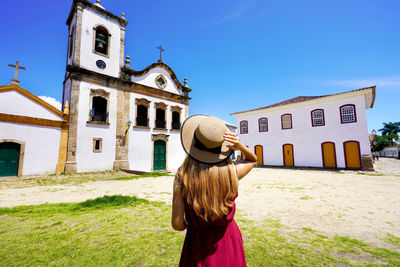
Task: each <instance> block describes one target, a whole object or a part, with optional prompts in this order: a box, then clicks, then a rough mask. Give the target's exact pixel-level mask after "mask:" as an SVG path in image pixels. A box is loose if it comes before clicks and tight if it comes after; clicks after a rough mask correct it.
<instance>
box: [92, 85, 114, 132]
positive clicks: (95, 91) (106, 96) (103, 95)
mask: <svg viewBox="0 0 400 267" xmlns="http://www.w3.org/2000/svg"><path fill="white" fill-rule="evenodd" d="M95 97H101V98H104V99H105V100H106V101H107V108H106V114H107V118H106V121H105V122H98V121H92V116H91V115H92V109H93V98H95ZM89 101H90V102H89V118H88V120H87V123H88V124H98V125H110V119H109V118H110V116H109V114H110V93H109V92H107V91H105V90H103V89H90V96H89Z"/></svg>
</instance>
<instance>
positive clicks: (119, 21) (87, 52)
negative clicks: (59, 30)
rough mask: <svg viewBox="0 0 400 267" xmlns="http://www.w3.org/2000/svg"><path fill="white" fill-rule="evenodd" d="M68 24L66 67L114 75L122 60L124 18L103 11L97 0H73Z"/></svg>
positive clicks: (115, 75)
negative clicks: (92, 0)
mask: <svg viewBox="0 0 400 267" xmlns="http://www.w3.org/2000/svg"><path fill="white" fill-rule="evenodd" d="M66 24H67V25H68V50H67V66H74V67H79V68H82V69H86V70H90V71H93V72H97V73H100V74H104V75H108V76H112V77H115V78H118V77H119V75H120V69H121V67H122V66H123V63H124V62H123V60H124V40H125V27H126V25H127V24H128V21H127V20H126V19H125V16H124V14H123V13H122V15H121V17H119V16H117V15H114V14H112V13H111V12H109V11H107V10H106V9H105V8H104V7H103V6H102V5H101V3H100V0H97V1H96V3H92V2H90V1H88V0H74V1H73V3H72V8H71V11H70V13H69V16H68V19H67V22H66Z"/></svg>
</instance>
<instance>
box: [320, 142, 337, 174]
mask: <svg viewBox="0 0 400 267" xmlns="http://www.w3.org/2000/svg"><path fill="white" fill-rule="evenodd" d="M321 147H322V162H323V165H324V168H336V152H335V143H332V142H325V143H322V144H321Z"/></svg>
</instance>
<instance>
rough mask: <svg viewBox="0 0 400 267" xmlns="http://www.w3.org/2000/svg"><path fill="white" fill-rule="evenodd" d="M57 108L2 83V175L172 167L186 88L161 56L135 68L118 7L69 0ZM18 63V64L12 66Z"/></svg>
mask: <svg viewBox="0 0 400 267" xmlns="http://www.w3.org/2000/svg"><path fill="white" fill-rule="evenodd" d="M66 24H67V26H68V36H69V38H68V48H67V66H66V73H65V79H64V82H63V93H62V111H59V110H57V109H56V108H54V107H52V106H51V105H49V104H47V103H46V102H44V101H43V100H41V99H40V98H38V97H37V96H34V95H33V94H31V93H29V92H28V91H27V90H25V89H23V88H22V87H20V86H19V83H18V80H17V75H16V77H15V79H14V80H13V83H12V84H10V85H5V86H0V176H12V175H33V174H45V173H55V172H57V173H61V172H65V173H74V172H83V171H100V170H112V169H129V170H136V171H144V172H151V171H168V170H174V169H177V168H178V167H179V166H180V164H181V163H182V161H183V159H184V157H185V152H184V151H183V149H182V148H181V144H180V134H179V131H180V126H181V123H182V122H183V121H184V120H185V119H186V118H187V116H188V112H189V110H188V108H189V100H190V97H189V96H188V94H189V92H190V91H191V89H190V88H189V87H188V86H187V81H186V78H185V80H184V82H183V84H182V83H181V82H180V81H179V80H178V78H177V76H176V75H175V73H174V72H173V70H172V69H171V68H170V67H169V66H168V65H166V64H165V63H164V62H163V61H162V59H161V51H162V47H161V46H160V47H159V49H160V59H159V60H158V62H156V63H153V64H151V65H149V66H148V67H147V68H145V69H144V70H133V69H132V68H131V66H130V59H129V57H128V56H127V57H125V55H124V46H125V42H124V40H125V28H126V26H127V24H128V21H127V20H126V19H125V17H124V14H122V15H121V16H117V15H114V14H112V13H111V12H109V11H107V10H106V9H105V8H104V7H103V6H101V4H100V1H97V2H96V3H92V2H89V1H87V0H74V1H73V3H72V8H71V11H70V13H69V16H68V19H67V22H66ZM17 71H18V67H16V73H17Z"/></svg>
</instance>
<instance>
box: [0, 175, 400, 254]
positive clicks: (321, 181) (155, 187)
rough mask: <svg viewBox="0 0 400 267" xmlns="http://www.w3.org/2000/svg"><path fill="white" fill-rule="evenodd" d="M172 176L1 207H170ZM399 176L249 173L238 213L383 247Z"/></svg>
mask: <svg viewBox="0 0 400 267" xmlns="http://www.w3.org/2000/svg"><path fill="white" fill-rule="evenodd" d="M172 183H173V177H171V176H167V177H156V178H141V179H137V180H128V181H99V182H90V183H85V184H81V185H57V186H38V187H26V188H16V189H2V190H0V206H1V207H10V206H18V205H32V204H41V203H46V202H48V203H57V202H79V201H84V200H87V199H91V198H96V197H100V196H103V195H114V194H122V195H136V196H138V197H141V198H146V199H149V200H156V201H164V202H166V203H171V197H172V194H171V189H172ZM399 189H400V177H396V176H368V175H358V174H356V173H354V172H344V173H343V172H341V173H340V172H330V171H314V170H312V171H311V170H286V169H254V170H253V171H252V172H251V173H250V174H249V175H248V176H247V177H245V178H244V179H243V180H242V181H240V186H239V197H238V199H237V207H238V212H239V214H241V215H244V216H247V217H248V218H250V219H254V220H263V219H267V218H268V219H279V220H280V221H281V222H282V224H284V225H287V226H289V227H293V228H302V227H309V228H312V229H314V230H317V231H319V232H321V233H323V234H326V235H329V236H333V235H342V236H349V237H352V238H357V239H361V240H364V241H367V242H369V243H375V244H378V245H381V246H386V247H387V246H388V245H387V244H386V243H384V242H383V241H382V238H385V237H386V234H387V233H391V234H393V235H396V236H400V194H399V193H398V192H399Z"/></svg>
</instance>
